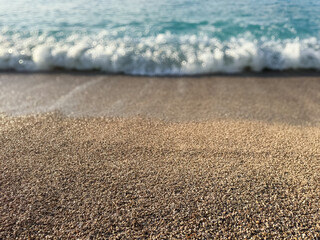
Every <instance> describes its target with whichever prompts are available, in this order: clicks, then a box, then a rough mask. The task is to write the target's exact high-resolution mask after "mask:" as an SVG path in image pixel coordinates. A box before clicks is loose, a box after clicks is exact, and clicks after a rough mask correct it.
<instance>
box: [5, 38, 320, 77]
mask: <svg viewBox="0 0 320 240" xmlns="http://www.w3.org/2000/svg"><path fill="white" fill-rule="evenodd" d="M56 68H59V69H65V70H79V71H90V70H95V71H103V72H107V73H125V74H133V75H190V74H210V73H236V72H242V71H244V70H251V71H256V72H259V71H262V70H263V69H270V70H289V69H316V70H320V42H319V40H318V39H316V38H308V39H302V40H300V39H287V40H256V39H250V40H249V39H245V38H232V39H230V40H228V41H224V42H221V41H219V40H218V39H215V38H209V37H206V36H201V37H197V36H195V35H192V36H173V35H170V34H159V35H158V36H155V37H148V38H141V39H132V38H129V37H123V38H108V37H106V36H99V34H98V35H97V36H80V35H76V34H74V35H71V36H69V37H68V38H66V39H60V40H59V39H56V38H54V37H52V36H51V37H50V36H33V37H32V36H31V37H30V36H29V37H27V38H21V37H19V36H15V35H13V36H0V69H2V70H16V71H43V70H45V71H48V70H53V69H56Z"/></svg>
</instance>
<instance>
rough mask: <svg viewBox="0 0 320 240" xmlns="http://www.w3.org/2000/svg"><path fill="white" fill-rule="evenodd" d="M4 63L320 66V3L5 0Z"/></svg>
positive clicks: (213, 68)
mask: <svg viewBox="0 0 320 240" xmlns="http://www.w3.org/2000/svg"><path fill="white" fill-rule="evenodd" d="M0 69H2V70H17V71H42V70H45V71H50V70H55V69H60V70H61V69H62V70H63V69H64V70H80V71H81V70H84V71H91V70H92V71H103V72H107V73H125V74H139V75H187V74H210V73H217V72H226V73H232V72H242V71H247V70H249V71H262V70H265V69H269V70H289V69H316V70H320V1H318V0H304V1H302V0H299V1H298V0H296V1H294V0H292V1H289V0H286V1H285V0H268V1H267V0H260V1H258V0H239V1H231V0H215V1H212V0H211V1H206V0H201V1H200V0H198V1H197V0H194V1H190V0H175V1H172V0H171V1H169V0H158V1H155V0H148V1H147V0H124V1H117V0H99V1H98V0H91V1H84V0H69V1H61V0H55V1H46V0H36V1H35V0H33V1H30V0H15V1H7V0H0Z"/></svg>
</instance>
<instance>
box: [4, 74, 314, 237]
mask: <svg viewBox="0 0 320 240" xmlns="http://www.w3.org/2000/svg"><path fill="white" fill-rule="evenodd" d="M7 76H9V75H2V76H1V78H0V79H1V81H0V82H1V86H2V87H3V89H4V88H5V89H6V91H2V92H1V94H2V95H1V100H2V101H1V110H2V112H4V114H3V115H2V117H1V119H0V143H1V144H0V158H1V161H0V186H1V195H0V203H1V208H0V222H1V223H2V224H0V237H1V238H8V239H10V238H14V237H18V238H21V239H23V238H27V237H28V236H30V237H38V238H44V237H45V236H47V237H52V238H57V237H64V238H66V237H78V238H81V239H82V238H88V237H90V236H91V237H93V238H98V237H101V238H110V239H116V238H127V239H133V238H148V237H149V238H151V239H159V238H174V237H175V238H180V239H186V238H195V239H211V238H223V237H231V238H250V237H255V236H256V237H258V238H263V237H266V238H271V237H277V238H281V237H282V238H283V237H289V236H296V237H297V236H298V237H299V236H300V237H301V236H303V234H304V236H305V237H308V238H311V237H315V236H319V233H320V211H319V209H320V203H319V201H318V200H319V196H320V178H319V174H318V173H319V172H320V141H319V139H320V128H319V112H317V108H316V106H317V105H319V101H318V100H319V94H318V93H319V92H320V91H319V90H320V89H319V88H320V82H319V80H318V79H317V78H307V79H305V80H306V81H303V79H302V78H279V79H277V80H278V81H276V80H275V79H274V78H270V79H269V78H268V79H264V78H226V79H224V80H223V78H204V79H202V80H201V79H200V82H199V83H198V82H197V81H198V79H172V80H173V81H172V83H170V81H169V79H153V78H137V79H136V78H129V77H124V78H123V77H89V80H90V81H89V82H92V84H91V85H90V84H89V83H87V82H86V81H85V80H86V79H87V78H88V77H86V76H81V77H78V76H73V77H72V76H71V77H70V79H69V80H70V81H69V82H68V81H67V82H66V83H65V80H66V79H65V78H68V77H67V75H61V76H59V75H56V76H52V75H33V77H32V75H26V76H25V78H24V80H25V81H26V82H25V83H24V84H25V85H24V86H20V84H22V82H23V81H22V79H21V77H22V76H24V75H10V76H9V77H7ZM6 77H7V78H6ZM59 78H62V79H64V81H62V80H61V81H60V80H59ZM5 79H7V80H5ZM8 79H9V80H12V81H11V82H10V81H9V80H8ZM46 79H47V80H46ZM119 79H120V82H121V81H122V84H123V88H120V85H121V84H120V83H119V82H117V80H119ZM121 79H124V80H121ZM130 80H132V81H131V82H129V81H130ZM236 80H237V81H240V83H241V82H242V83H243V85H241V84H240V83H238V82H236ZM268 80H270V81H269V82H268ZM57 81H58V82H59V81H60V82H59V83H63V84H64V85H63V84H62V85H63V86H64V87H61V86H58V85H57ZM28 82H29V83H28ZM32 84H33V86H31V85H32ZM41 84H42V85H41ZM99 84H100V85H99ZM126 84H128V88H130V89H132V90H131V91H129V90H126V89H125V88H124V87H125V85H126ZM68 85H70V86H69V87H67V86H68ZM107 85H108V87H107ZM79 86H82V87H79ZM83 86H85V87H83ZM90 86H91V87H90ZM141 86H144V87H145V88H144V89H141ZM173 86H177V89H174V90H179V89H180V93H175V92H174V91H173V90H172V89H173V88H174V87H173ZM241 86H243V87H241ZM279 86H280V87H281V86H282V88H280V90H281V91H282V90H284V89H286V91H285V92H284V93H283V94H280V90H278V89H279ZM285 86H286V88H285ZM77 87H78V88H77ZM108 88H110V90H109V91H108V90H107V89H108ZM56 89H58V91H56ZM71 89H73V90H71ZM134 89H136V92H135V90H134ZM166 89H167V91H166ZM223 89H224V90H223ZM12 91H14V92H15V93H16V96H17V97H16V99H17V100H18V102H19V101H21V103H22V100H25V103H24V105H23V106H20V105H19V104H18V102H16V103H15V102H14V98H15V96H13V95H11V94H12ZM70 91H73V92H71V93H70ZM103 91H106V92H107V93H109V94H106V95H103ZM126 91H128V92H127V93H128V95H126V96H125V95H122V94H120V93H125V92H126ZM212 91H213V92H214V93H215V94H214V95H213V94H212ZM138 92H139V93H140V95H139V96H137V94H136V93H138ZM94 93H97V94H94ZM227 93H228V95H227ZM248 93H252V94H251V95H250V94H248ZM130 94H131V95H130ZM179 94H181V95H179ZM268 94H271V96H272V97H270V96H269V95H268ZM10 96H11V98H10ZM27 96H29V98H28V97H27ZM228 96H229V97H228ZM56 98H58V99H60V103H59V104H56V105H54V104H53V103H57V101H56ZM180 98H181V99H180ZM115 99H125V100H123V101H122V103H118V105H117V104H115V103H117V100H115ZM206 99H207V100H206ZM192 100H194V101H195V102H197V104H198V105H196V104H195V105H192V106H198V107H197V108H195V109H191V107H190V106H188V105H189V104H194V103H193V101H192ZM251 100H253V101H251ZM267 100H269V102H268V101H267ZM79 101H80V103H81V104H80V103H79ZM161 101H163V102H164V105H165V106H166V107H164V106H163V105H161ZM224 101H226V102H224ZM120 102H121V101H120ZM218 103H221V104H222V105H220V106H219V104H218ZM82 104H84V105H82ZM112 104H113V105H114V108H113V109H111V107H110V106H111V105H112ZM121 104H122V105H121ZM243 104H245V105H243ZM32 106H33V107H32ZM85 106H86V107H85ZM103 106H104V107H103ZM94 107H96V108H94ZM84 109H86V110H87V111H85V110H84ZM110 109H111V110H110ZM281 110H282V111H281ZM38 111H41V113H40V114H35V113H36V112H38ZM48 111H61V112H63V114H61V113H46V112H48ZM24 114H32V115H29V116H24ZM138 114H139V115H140V116H137V115H138Z"/></svg>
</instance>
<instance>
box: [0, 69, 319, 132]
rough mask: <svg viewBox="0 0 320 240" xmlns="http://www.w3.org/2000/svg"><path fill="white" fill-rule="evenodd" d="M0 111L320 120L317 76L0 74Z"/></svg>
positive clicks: (192, 118) (174, 118) (313, 122)
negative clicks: (161, 76) (173, 76)
mask: <svg viewBox="0 0 320 240" xmlns="http://www.w3.org/2000/svg"><path fill="white" fill-rule="evenodd" d="M0 86H1V88H2V91H1V92H0V99H1V102H0V113H3V114H8V115H13V116H19V115H20V116H21V115H30V114H31V115H32V114H37V113H45V112H54V111H58V112H61V113H63V114H66V115H67V116H76V117H77V116H78V117H79V116H105V117H135V116H143V117H147V118H155V119H161V120H168V121H178V122H179V121H184V122H188V121H206V120H215V119H236V120H237V119H242V120H258V121H263V122H282V123H288V124H295V125H314V126H318V125H319V124H320V108H319V102H320V96H319V92H320V77H317V76H309V77H304V76H296V77H281V76H279V77H277V76H274V77H270V78H269V77H267V78H265V77H232V76H216V77H213V76H212V77H199V78H196V77H192V78H185V77H176V78H168V77H163V78H157V77H133V76H120V75H117V76H111V75H81V74H80V75H77V74H75V75H74V74H0Z"/></svg>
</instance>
